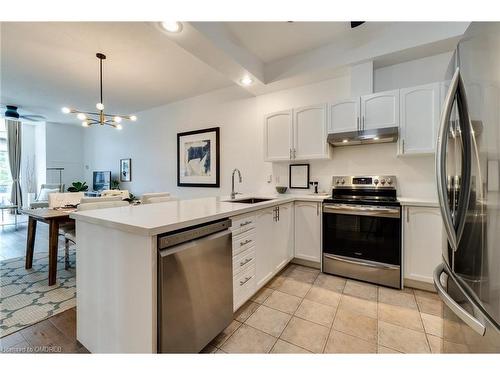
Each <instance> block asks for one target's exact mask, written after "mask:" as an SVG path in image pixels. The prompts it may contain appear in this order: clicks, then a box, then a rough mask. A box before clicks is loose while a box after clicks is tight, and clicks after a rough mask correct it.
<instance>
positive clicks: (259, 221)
mask: <svg viewBox="0 0 500 375" xmlns="http://www.w3.org/2000/svg"><path fill="white" fill-rule="evenodd" d="M275 216H276V211H275V207H270V208H266V209H264V210H261V211H257V212H256V213H255V224H256V225H255V230H256V237H255V241H256V244H255V260H256V262H255V274H256V285H257V288H260V287H262V286H263V285H264V284H265V283H266V282H267V281H268V280H269V279H270V278H271V277H272V275H273V273H274V251H275V249H274V240H273V237H274V233H273V230H274V229H275V226H274V224H275Z"/></svg>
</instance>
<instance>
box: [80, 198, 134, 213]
mask: <svg viewBox="0 0 500 375" xmlns="http://www.w3.org/2000/svg"><path fill="white" fill-rule="evenodd" d="M129 205H130V204H129V203H128V202H127V201H122V200H120V201H105V202H92V203H81V204H80V205H79V206H78V208H77V211H89V210H99V209H101V208H113V207H125V206H129Z"/></svg>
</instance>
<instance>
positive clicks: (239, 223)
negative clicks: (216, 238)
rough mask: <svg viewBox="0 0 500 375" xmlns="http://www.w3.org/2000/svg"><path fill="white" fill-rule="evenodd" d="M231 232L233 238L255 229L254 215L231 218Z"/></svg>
mask: <svg viewBox="0 0 500 375" xmlns="http://www.w3.org/2000/svg"><path fill="white" fill-rule="evenodd" d="M231 222H232V224H231V231H232V232H233V236H235V235H238V234H240V233H244V232H246V231H249V230H251V229H254V228H255V216H254V215H240V216H235V217H232V218H231Z"/></svg>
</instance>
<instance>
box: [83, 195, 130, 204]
mask: <svg viewBox="0 0 500 375" xmlns="http://www.w3.org/2000/svg"><path fill="white" fill-rule="evenodd" d="M121 200H122V196H121V195H110V196H107V197H83V198H82V199H81V200H80V204H81V203H97V202H117V201H121Z"/></svg>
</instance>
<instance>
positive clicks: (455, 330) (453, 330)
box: [443, 319, 466, 344]
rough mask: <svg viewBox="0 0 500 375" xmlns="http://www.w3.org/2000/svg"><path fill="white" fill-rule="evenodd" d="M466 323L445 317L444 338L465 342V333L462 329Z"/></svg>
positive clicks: (455, 341)
mask: <svg viewBox="0 0 500 375" xmlns="http://www.w3.org/2000/svg"><path fill="white" fill-rule="evenodd" d="M463 324H464V323H462V322H456V321H454V320H448V319H443V339H445V340H446V341H451V342H454V343H457V344H465V343H466V341H465V335H464V331H463V329H462V326H463Z"/></svg>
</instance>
